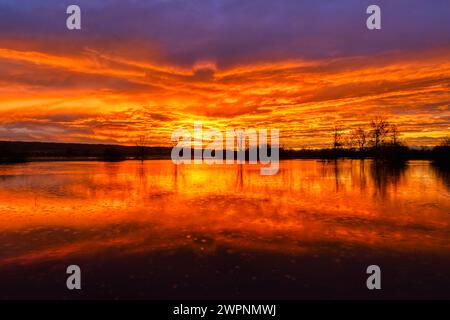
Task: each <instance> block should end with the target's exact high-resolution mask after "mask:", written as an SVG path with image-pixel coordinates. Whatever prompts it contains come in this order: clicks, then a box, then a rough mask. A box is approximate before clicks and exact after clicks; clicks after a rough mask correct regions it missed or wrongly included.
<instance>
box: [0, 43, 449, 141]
mask: <svg viewBox="0 0 450 320" xmlns="http://www.w3.org/2000/svg"><path fill="white" fill-rule="evenodd" d="M449 54H450V50H448V49H439V50H437V49H436V50H429V51H426V52H420V53H417V52H416V53H415V54H410V55H408V54H406V53H404V52H394V53H389V54H383V55H378V56H371V57H364V56H361V57H352V58H336V59H317V60H286V61H283V60H282V61H275V62H270V63H269V62H265V63H263V62H261V63H254V64H245V65H242V64H241V65H235V66H230V67H227V68H221V67H220V66H217V64H216V63H215V62H214V61H208V60H199V61H198V62H197V63H196V64H194V65H193V66H192V68H190V69H189V68H182V67H179V66H176V65H170V64H165V65H163V64H162V63H158V62H153V61H144V60H138V59H135V58H131V57H126V56H115V55H112V54H110V53H102V52H100V51H98V50H93V49H85V51H84V52H82V53H81V54H80V55H63V54H55V53H49V52H39V51H33V50H30V51H24V50H16V49H12V48H0V64H1V66H2V68H1V70H0V86H1V87H0V139H2V140H26V141H35V140H44V141H62V142H105V143H121V144H133V143H134V141H135V140H136V138H137V136H139V135H142V134H145V135H147V136H148V137H149V139H150V142H151V144H152V145H165V146H167V145H172V144H173V143H172V142H171V141H170V137H171V132H172V131H173V130H174V129H176V128H178V127H187V128H192V125H193V121H194V120H201V121H203V122H204V124H205V126H206V127H217V128H222V129H223V128H225V127H240V128H249V127H252V128H254V127H265V128H279V129H281V141H280V142H281V144H282V145H283V146H285V147H289V148H300V147H325V146H329V145H330V130H331V128H332V127H333V126H334V125H336V124H337V123H338V124H340V125H342V126H343V127H345V128H346V130H348V131H350V130H352V129H354V128H356V127H357V126H361V125H366V124H367V123H368V122H369V121H370V119H371V118H372V117H374V116H376V115H384V116H386V117H387V118H388V119H390V120H391V121H392V122H395V123H396V124H397V125H398V127H399V129H400V131H401V132H402V136H401V138H402V139H403V140H404V142H405V143H407V144H409V145H435V144H437V143H439V141H440V139H441V138H442V137H444V136H446V135H448V133H449V129H450V111H449V104H450V93H449V92H450V90H449V89H450V62H449V61H448V56H449Z"/></svg>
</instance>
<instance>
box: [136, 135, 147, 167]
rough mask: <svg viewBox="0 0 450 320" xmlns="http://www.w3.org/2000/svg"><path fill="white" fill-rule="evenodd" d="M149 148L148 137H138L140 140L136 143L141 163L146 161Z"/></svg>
mask: <svg viewBox="0 0 450 320" xmlns="http://www.w3.org/2000/svg"><path fill="white" fill-rule="evenodd" d="M147 146H148V137H146V136H144V135H140V136H139V137H138V140H137V141H136V148H137V158H138V159H140V160H141V161H144V158H145V151H146V148H147Z"/></svg>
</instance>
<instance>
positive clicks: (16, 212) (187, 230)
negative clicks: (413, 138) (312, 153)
mask: <svg viewBox="0 0 450 320" xmlns="http://www.w3.org/2000/svg"><path fill="white" fill-rule="evenodd" d="M72 263H73V264H79V265H80V266H81V267H82V270H83V281H84V283H85V289H84V290H82V291H83V292H81V293H77V296H75V298H77V297H79V298H91V297H92V298H98V297H100V298H101V297H108V298H109V297H118V298H128V297H138V298H190V297H193V298H197V297H198V298H204V297H211V298H212V297H219V298H239V297H243V298H247V297H260V298H303V297H325V298H341V297H367V295H368V294H369V293H368V292H367V289H365V279H366V277H367V275H366V274H365V268H366V267H367V266H368V265H369V264H379V265H380V266H381V267H382V271H383V272H384V273H383V275H384V274H385V276H384V277H383V289H384V293H383V294H384V296H383V295H382V294H380V293H376V294H377V295H378V296H375V297H376V298H377V297H381V298H383V297H394V298H395V297H400V298H402V297H450V293H449V291H450V280H449V276H450V275H449V271H448V270H450V182H449V174H448V172H445V171H441V170H439V169H437V168H435V167H433V166H432V165H431V164H430V163H429V162H425V161H410V162H409V163H408V164H407V165H405V166H403V167H396V168H392V167H386V166H382V165H377V164H376V163H374V162H372V161H370V160H365V161H360V160H353V161H351V160H345V161H338V162H321V161H315V160H293V161H282V162H281V163H280V171H279V173H278V174H277V175H276V176H261V175H260V174H259V167H257V166H253V165H231V166H230V165H220V166H219V165H217V166H207V165H182V166H175V165H173V164H172V162H171V161H146V162H144V163H141V162H138V161H126V162H118V163H105V162H36V163H28V164H18V165H0V270H2V272H1V273H0V286H1V285H2V283H3V288H4V289H6V290H3V291H2V293H1V294H0V295H1V296H2V297H4V298H5V297H6V298H10V297H43V298H47V297H50V298H53V297H57V298H60V297H63V298H73V297H74V296H73V295H74V293H68V292H67V290H65V289H64V287H65V277H66V275H65V267H66V266H67V265H68V264H72ZM389 281H390V282H389ZM370 294H372V295H373V294H374V293H370ZM369 297H371V296H369Z"/></svg>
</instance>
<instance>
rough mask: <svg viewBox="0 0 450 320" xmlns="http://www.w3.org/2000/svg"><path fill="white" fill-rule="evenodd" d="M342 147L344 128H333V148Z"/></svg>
mask: <svg viewBox="0 0 450 320" xmlns="http://www.w3.org/2000/svg"><path fill="white" fill-rule="evenodd" d="M341 146H342V128H341V127H340V126H334V127H333V148H334V149H338V148H340V147H341Z"/></svg>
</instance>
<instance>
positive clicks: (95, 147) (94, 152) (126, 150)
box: [0, 141, 172, 162]
mask: <svg viewBox="0 0 450 320" xmlns="http://www.w3.org/2000/svg"><path fill="white" fill-rule="evenodd" d="M142 149H144V152H142ZM171 149H172V148H168V147H136V146H121V145H111V144H81V143H53V142H17V141H0V161H1V160H3V162H9V161H11V162H18V161H25V160H28V161H30V160H39V159H56V160H57V159H58V158H60V159H85V160H89V159H103V160H124V159H133V158H138V157H141V154H142V153H143V154H144V157H145V158H146V159H155V158H158V159H167V158H170V152H171Z"/></svg>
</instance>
